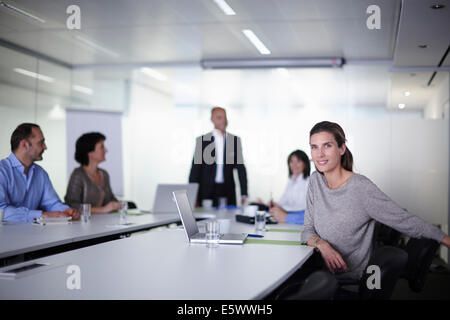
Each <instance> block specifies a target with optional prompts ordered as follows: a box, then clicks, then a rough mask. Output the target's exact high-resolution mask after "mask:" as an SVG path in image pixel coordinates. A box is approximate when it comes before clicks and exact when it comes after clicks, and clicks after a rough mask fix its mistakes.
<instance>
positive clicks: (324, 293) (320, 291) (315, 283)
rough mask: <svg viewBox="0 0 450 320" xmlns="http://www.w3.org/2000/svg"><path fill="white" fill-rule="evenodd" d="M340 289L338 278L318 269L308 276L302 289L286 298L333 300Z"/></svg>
mask: <svg viewBox="0 0 450 320" xmlns="http://www.w3.org/2000/svg"><path fill="white" fill-rule="evenodd" d="M337 289H338V282H337V280H336V278H335V277H334V276H333V275H331V274H330V273H329V272H327V271H322V270H320V271H316V272H314V273H312V274H311V275H310V276H309V277H308V278H306V280H305V282H304V284H303V285H302V287H301V288H300V290H299V291H298V292H296V293H294V294H292V295H290V296H288V297H286V298H285V299H286V300H331V299H332V298H333V297H334V294H335V293H336V290H337Z"/></svg>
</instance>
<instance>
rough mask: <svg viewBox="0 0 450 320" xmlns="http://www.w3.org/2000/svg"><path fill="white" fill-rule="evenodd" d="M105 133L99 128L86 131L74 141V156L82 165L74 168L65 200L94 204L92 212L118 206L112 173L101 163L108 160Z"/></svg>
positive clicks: (106, 210) (102, 211) (75, 205)
mask: <svg viewBox="0 0 450 320" xmlns="http://www.w3.org/2000/svg"><path fill="white" fill-rule="evenodd" d="M105 139H106V137H105V136H104V135H103V134H101V133H99V132H90V133H85V134H83V135H82V136H81V137H79V138H78V140H77V142H76V145H75V160H76V161H77V162H78V163H79V164H80V167H78V168H76V169H75V170H73V172H72V174H71V176H70V180H69V184H68V186H67V192H66V196H65V197H64V200H65V202H66V203H67V204H70V206H73V207H74V208H79V207H80V206H81V204H82V203H90V204H91V207H92V208H91V212H92V213H108V212H111V211H116V210H118V209H119V206H120V205H119V202H118V201H117V199H116V197H115V196H114V194H113V192H112V190H111V186H110V183H109V174H108V172H107V171H106V170H104V169H101V168H99V167H98V165H99V164H100V163H101V162H103V161H105V160H106V159H105V154H106V152H107V151H108V149H106V147H105V144H104V141H105Z"/></svg>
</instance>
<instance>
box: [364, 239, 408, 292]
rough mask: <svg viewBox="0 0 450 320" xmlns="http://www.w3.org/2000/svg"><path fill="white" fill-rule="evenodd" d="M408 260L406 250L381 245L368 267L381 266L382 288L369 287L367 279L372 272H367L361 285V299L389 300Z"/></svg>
mask: <svg viewBox="0 0 450 320" xmlns="http://www.w3.org/2000/svg"><path fill="white" fill-rule="evenodd" d="M407 262H408V254H407V253H406V251H405V250H403V249H400V248H395V247H391V246H384V247H380V248H378V249H377V250H375V252H374V254H373V256H372V257H371V259H370V260H369V263H368V267H369V266H371V265H375V266H378V267H380V272H381V275H380V284H381V288H380V289H376V288H374V289H369V287H368V285H367V280H368V279H369V277H370V276H372V273H367V272H365V273H364V274H363V276H362V278H361V281H360V285H359V297H360V299H361V300H388V299H390V298H391V296H392V292H393V291H394V288H395V285H396V283H397V280H398V279H399V277H400V276H401V275H402V274H403V273H404V270H405V268H406V264H407Z"/></svg>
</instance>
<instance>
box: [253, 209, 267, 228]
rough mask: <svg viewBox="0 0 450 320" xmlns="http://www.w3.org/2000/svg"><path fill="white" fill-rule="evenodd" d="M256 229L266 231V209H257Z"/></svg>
mask: <svg viewBox="0 0 450 320" xmlns="http://www.w3.org/2000/svg"><path fill="white" fill-rule="evenodd" d="M255 229H256V231H265V230H266V212H265V211H256V214H255Z"/></svg>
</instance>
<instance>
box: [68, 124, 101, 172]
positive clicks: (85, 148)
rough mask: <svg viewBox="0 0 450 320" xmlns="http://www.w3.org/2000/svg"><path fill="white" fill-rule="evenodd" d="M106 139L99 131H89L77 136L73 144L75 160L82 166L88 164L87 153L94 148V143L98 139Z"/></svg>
mask: <svg viewBox="0 0 450 320" xmlns="http://www.w3.org/2000/svg"><path fill="white" fill-rule="evenodd" d="M104 140H106V137H105V136H104V135H103V134H101V133H100V132H89V133H85V134H83V135H82V136H81V137H79V138H78V140H77V142H76V144H75V160H76V161H77V162H78V163H79V164H81V165H82V166H87V165H88V164H89V157H88V153H89V152H91V151H94V150H95V145H96V144H97V143H98V142H99V141H104Z"/></svg>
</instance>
